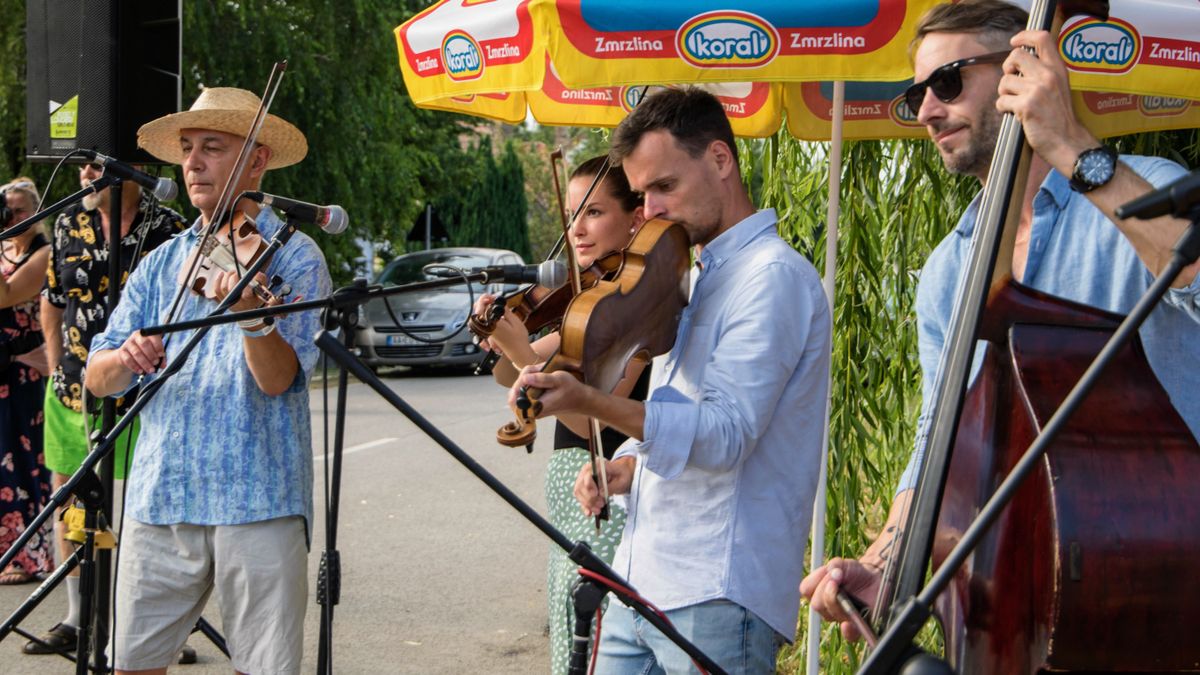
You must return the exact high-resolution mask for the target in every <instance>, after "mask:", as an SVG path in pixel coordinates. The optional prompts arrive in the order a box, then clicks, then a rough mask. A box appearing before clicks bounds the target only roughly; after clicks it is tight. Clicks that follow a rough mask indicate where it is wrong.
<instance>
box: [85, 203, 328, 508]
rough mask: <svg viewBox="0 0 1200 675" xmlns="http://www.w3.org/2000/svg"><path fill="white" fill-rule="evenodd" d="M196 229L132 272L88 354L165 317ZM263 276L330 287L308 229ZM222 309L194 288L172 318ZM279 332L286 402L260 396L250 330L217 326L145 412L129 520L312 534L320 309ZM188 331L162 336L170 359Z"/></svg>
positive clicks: (267, 224) (269, 216) (268, 232)
mask: <svg viewBox="0 0 1200 675" xmlns="http://www.w3.org/2000/svg"><path fill="white" fill-rule="evenodd" d="M257 225H258V228H259V231H260V232H261V233H262V235H263V237H264V238H266V239H270V238H271V237H272V236H274V235H275V233H276V232H278V231H279V230H280V229H281V228H282V227H283V222H282V221H280V220H279V218H278V217H276V216H275V214H274V213H273V212H272V211H271V210H270V209H263V210H262V211H261V212H260V214H259V216H258V218H257ZM199 226H200V223H199V222H197V223H196V224H195V225H194V226H193V227H191V228H188V229H187V230H185V231H184V232H182V233H180V234H179V235H177V236H175V237H174V238H172V239H171V240H170V241H168V242H167V243H166V244H163V245H162V246H160V247H159V248H157V249H155V251H154V252H153V253H151V254H150V255H149V256H147V257H146V258H145V259H144V260H143V261H142V263H141V264H140V265H139V266H138V267H137V269H135V270H134V272H133V274H132V275H131V276H130V277H129V281H128V282H127V284H126V288H125V291H124V294H123V295H122V297H121V301H120V303H118V305H117V309H116V311H115V312H114V313H113V315H112V319H111V320H110V321H109V323H108V328H107V329H106V330H105V331H104V332H103V333H101V334H99V335H97V336H96V338H95V339H94V340H93V342H92V349H91V353H92V354H95V353H96V352H98V351H100V350H104V349H116V348H118V347H120V346H121V344H122V343H124V342H125V339H126V338H128V337H129V335H130V334H132V333H133V331H135V330H138V329H140V328H144V327H147V326H151V325H154V324H159V323H162V322H163V321H165V320H166V319H167V315H168V312H169V311H170V307H171V302H172V301H173V299H174V298H175V294H176V291H177V289H178V288H179V281H178V275H179V270H181V269H183V267H184V265H185V264H186V261H187V257H188V254H189V253H190V252H191V251H192V249H193V248H195V246H196V243H197V242H198V240H199V238H200V237H199V232H198V228H199ZM266 274H267V277H268V278H272V277H274V276H275V275H278V276H279V277H281V278H282V279H283V280H284V281H285V282H286V283H288V284H290V285H291V287H292V296H290V297H291V298H297V297H303V298H304V299H307V300H315V299H317V298H323V297H326V296H328V295H329V292H330V288H331V282H330V278H329V270H328V269H327V268H326V266H325V257H324V256H323V255H322V254H321V251H320V249H318V248H317V245H316V242H314V241H313V240H312V239H311V238H309V237H308V236H306V235H305V234H303V233H302V232H296V233H295V234H294V235H292V238H291V240H290V241H289V242H288V243H287V244H286V245H285V246H283V247H282V248H281V249H279V251H277V252H276V253H275V255H274V257H273V258H272V259H271V262H270V263H269V264H268V265H267V270H266ZM216 304H217V303H216V302H214V301H212V300H208V299H206V298H202V297H200V296H199V295H197V294H195V293H193V292H191V291H186V292H185V294H184V297H183V301H182V302H181V309H180V311H179V312H178V314H177V316H176V320H184V319H194V318H200V317H203V316H205V315H207V314H208V313H209V312H211V311H212V310H213V309H214V308H215V307H216ZM275 325H276V330H277V331H278V332H279V334H280V336H281V337H283V339H284V340H286V341H287V343H288V344H289V345H291V347H292V349H293V350H295V352H296V358H297V361H298V362H299V371H298V372H297V373H296V378H295V380H294V381H293V382H292V384H291V386H290V387H289V388H288V389H287V391H286V392H285V393H283V394H282V395H280V396H267V395H266V394H265V393H263V391H262V390H261V389H259V388H258V385H257V383H255V381H254V376H253V375H252V374H251V373H250V368H249V366H247V365H246V356H245V350H244V348H243V346H242V340H243V337H242V335H243V332H242V330H241V328H239V327H238V325H237V324H236V323H231V324H223V325H220V326H216V327H213V328H212V329H211V330H210V331H209V333H208V335H206V336H205V337H204V339H202V340H201V341H200V343H199V345H197V347H196V349H195V350H194V351H193V352H192V353H191V355H190V356H189V357H188V359H187V362H186V363H184V365H183V368H182V369H181V370H180V371H179V372H178V373H176V374H175V375H174V376H172V377H171V378H170V379H169V380H167V383H166V384H165V385H164V386H163V387H162V389H160V390H159V391H158V393H156V394H155V395H154V398H153V399H152V400H151V401H150V402H149V403H148V404H147V405H146V407H145V408H143V409H142V413H141V425H142V426H141V432H140V434H139V436H138V439H137V445H136V446H135V449H134V453H133V466H132V468H131V471H130V474H129V480H128V483H127V485H128V493H127V501H126V508H127V509H128V513H129V516H130V517H132V518H134V519H136V520H138V521H139V522H143V523H148V524H151V525H170V524H177V523H189V524H194V525H237V524H244V523H253V522H259V521H264V520H270V519H272V518H279V517H283V516H291V515H298V516H303V517H304V518H306V519H307V522H308V524H309V526H310V527H311V524H312V510H313V501H312V489H313V469H312V432H311V427H310V415H309V409H308V379H309V377H310V376H311V374H312V370H313V367H314V366H315V365H316V362H317V356H318V354H319V350H318V349H317V347H316V345H314V344H313V337H314V336H315V335H316V333H317V331H318V330H319V328H320V317H319V312H318V311H316V310H310V311H307V312H301V313H297V314H288V315H285V316H282V317H279V318H278V319H277V320H276V324H275ZM192 333H193V331H183V332H181V333H174V334H170V335H169V336H166V340H165V341H166V348H167V349H166V351H167V356H166V362H167V363H170V362H171V361H172V359H174V358H176V357H177V356H178V354H179V352H180V350H181V349H182V348H183V345H184V343H185V342H187V340H188V339H189V338H190V337H191V335H192ZM154 377H157V375H152V376H149V377H147V378H146V382H147V383H148V382H149V381H150V380H152V379H154ZM134 380H135V383H136V380H137V378H134Z"/></svg>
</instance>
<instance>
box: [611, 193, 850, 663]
mask: <svg viewBox="0 0 1200 675" xmlns="http://www.w3.org/2000/svg"><path fill="white" fill-rule="evenodd" d="M775 222H776V217H775V212H774V211H773V210H766V211H760V212H758V213H756V214H755V215H752V216H750V217H749V218H746V219H745V220H743V221H741V222H740V223H738V224H737V225H735V226H734V227H733V228H731V229H729V230H728V231H726V232H724V233H722V234H721V235H719V236H718V237H717V238H716V239H714V240H713V241H712V242H711V243H710V244H709V245H707V246H706V247H705V248H704V251H703V253H702V254H701V256H700V261H701V263H702V266H703V267H702V271H701V273H700V275H699V277H698V278H697V279H696V284H695V287H694V288H693V290H692V297H691V301H690V303H689V304H688V306H687V308H686V309H685V310H684V312H683V316H682V319H681V321H680V323H679V331H678V333H677V337H676V339H675V345H674V347H673V348H672V350H671V351H670V353H669V354H668V355H667V356H666V357H665V358H663V359H659V360H656V368H655V375H654V379H653V380H652V382H651V386H652V388H651V393H650V396H649V399H648V400H647V401H646V421H645V425H644V435H645V438H644V440H642V441H641V442H638V441H632V440H631V441H628V442H626V443H625V444H624V445H623V446H622V447H621V449H620V451H618V453H617V454H618V456H622V455H625V456H628V455H636V456H637V460H638V461H637V469H636V471H635V474H634V479H633V485H632V488H631V492H630V495H629V496H628V500H627V502H626V503H627V505H628V511H629V515H628V520H627V522H626V524H625V532H624V536H623V538H622V540H621V544H620V547H619V548H618V549H617V554H616V559H615V561H614V564H613V567H614V569H616V570H617V571H618V572H620V573H621V574H623V575H626V577H627V578H628V579H629V580H630V582H631V583H632V584H633V585H634V587H636V588H637V589H638V591H639V592H640V593H641V594H642V595H643V596H644V597H646V598H647V599H648V600H650V601H651V602H653V603H655V604H656V605H658V606H659V607H660V608H662V609H664V610H666V609H678V608H681V607H687V606H690V605H694V604H697V603H701V602H705V601H708V600H715V599H721V598H723V599H727V600H731V601H733V602H736V603H738V604H739V605H742V606H743V607H745V608H747V609H749V610H750V611H752V612H754V613H755V614H756V615H758V616H759V617H760V618H762V619H763V620H764V621H765V622H767V624H769V625H770V626H771V627H772V628H774V629H775V630H776V631H778V632H779V633H780V634H782V635H783V636H785V637H786V638H788V639H789V640H790V639H791V638H792V636H793V635H794V634H795V630H796V615H797V612H798V610H799V591H798V589H797V587H798V585H799V583H800V579H801V576H802V574H803V568H804V551H805V546H806V542H807V539H808V528H809V523H810V520H811V519H812V507H813V494H814V491H815V489H816V483H817V472H818V469H819V465H820V453H821V431H822V425H823V424H824V416H825V402H826V399H827V394H828V386H829V385H828V381H829V349H830V343H829V340H830V312H829V305H828V303H827V301H826V299H825V295H824V293H823V292H822V290H821V281H820V278H819V277H818V276H817V273H816V270H814V269H813V266H812V265H811V264H810V263H809V262H808V261H807V260H805V259H804V258H803V256H801V255H800V254H799V253H797V252H796V251H795V250H794V249H793V248H792V247H791V246H789V245H788V244H787V243H786V242H784V241H783V240H782V239H780V238H779V236H778V235H777V234H776V232H775Z"/></svg>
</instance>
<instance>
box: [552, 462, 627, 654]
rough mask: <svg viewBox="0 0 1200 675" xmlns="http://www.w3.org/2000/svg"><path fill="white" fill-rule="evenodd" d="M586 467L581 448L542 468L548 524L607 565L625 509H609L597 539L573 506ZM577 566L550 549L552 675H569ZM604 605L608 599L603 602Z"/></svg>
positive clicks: (587, 520) (590, 521)
mask: <svg viewBox="0 0 1200 675" xmlns="http://www.w3.org/2000/svg"><path fill="white" fill-rule="evenodd" d="M587 463H588V452H587V450H585V449H583V448H564V449H560V450H555V451H554V455H553V456H552V457H551V458H550V464H549V465H548V466H547V467H546V507H547V508H548V509H549V511H550V522H551V523H553V524H554V526H555V527H557V528H558V529H559V530H561V531H562V533H563V534H565V535H566V536H567V538H568V539H570V540H571V541H580V540H583V541H586V542H587V543H588V545H590V546H591V547H592V551H594V552H595V553H596V555H598V556H599V557H600V558H602V559H603V560H604V561H605V562H607V563H611V562H612V559H613V555H614V554H615V553H616V552H617V544H618V543H619V542H620V541H621V531H622V530H624V529H625V509H623V508H621V507H619V506H617V505H616V504H610V505H609V508H608V511H609V520H607V521H601V522H600V525H601V531H600V533H599V534H597V533H596V520H595V518H589V517H588V516H585V515H583V510H582V509H581V508H580V507H579V502H577V501H575V477H576V476H578V475H579V470H580V469H581V468H582V467H583V466H584V465H586V464H587ZM578 569H579V566H578V565H577V564H575V563H574V562H573V561H572V560H571V559H570V558H568V557H567V554H566V552H565V551H563V550H562V549H560V548H559V547H557V546H553V545H552V546H551V547H550V561H549V564H548V566H547V569H546V601H547V603H548V605H549V607H548V608H549V612H550V615H549V616H550V672H551V673H553V674H554V675H561V674H562V673H566V672H567V663H568V660H569V658H570V654H571V635H572V633H573V631H574V628H575V610H574V608H573V606H572V603H571V585H572V584H573V583H575V580H576V579H578V578H579V575H578V574H577V572H576V571H577V570H578ZM605 602H607V599H605Z"/></svg>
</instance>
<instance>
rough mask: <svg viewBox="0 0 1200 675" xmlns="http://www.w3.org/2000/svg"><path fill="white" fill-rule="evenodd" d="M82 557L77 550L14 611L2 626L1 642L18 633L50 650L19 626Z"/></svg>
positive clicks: (0, 632)
mask: <svg viewBox="0 0 1200 675" xmlns="http://www.w3.org/2000/svg"><path fill="white" fill-rule="evenodd" d="M81 555H82V554H81V553H80V551H79V549H76V550H75V552H74V553H72V554H71V557H70V558H67V559H66V560H64V561H63V563H62V564H61V565H59V566H58V568H57V569H55V570H54V572H52V573H51V574H50V576H48V577H46V580H45V581H43V582H42V583H41V585H40V586H38V587H37V589H35V590H34V591H33V593H31V594H30V595H29V597H28V598H26V599H25V602H23V603H21V606H20V607H17V609H16V610H15V611H13V613H12V614H10V615H9V617H8V618H7V619H5V620H4V623H3V624H0V642H3V641H4V638H6V637H8V634H9V633H16V634H17V635H20V636H22V637H25V638H26V639H29V640H33V641H34V642H37V643H40V644H41V645H42V646H43V647H46V648H47V649H49V648H50V645H48V644H46V643H45V642H42V640H41V639H40V638H38V637H36V636H33V635H30V634H29V633H27V632H25V631H23V630H21V629H20V628H18V627H17V626H18V624H20V623H21V622H22V621H24V620H25V617H27V616H29V614H30V613H31V612H32V611H33V610H35V609H37V606H38V605H39V604H41V602H42V600H44V599H45V598H46V596H47V595H49V594H50V592H51V591H53V590H54V589H55V588H56V587H58V585H59V584H60V583H62V580H63V579H66V578H67V575H68V574H70V573H71V570H73V569H75V568H76V567H77V566H79V558H80V557H81Z"/></svg>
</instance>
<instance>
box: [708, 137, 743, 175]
mask: <svg viewBox="0 0 1200 675" xmlns="http://www.w3.org/2000/svg"><path fill="white" fill-rule="evenodd" d="M708 154H709V156H710V157H711V158H712V162H713V166H715V167H716V169H717V174H718V175H719V176H720V177H721V178H728V177H729V174H730V173H732V172H735V171H737V163H736V162H734V161H733V150H732V149H730V147H729V146H728V145H726V143H725V141H713V142H711V143H709V144H708Z"/></svg>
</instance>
